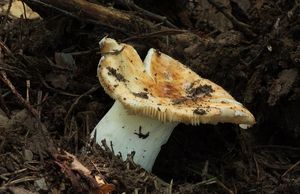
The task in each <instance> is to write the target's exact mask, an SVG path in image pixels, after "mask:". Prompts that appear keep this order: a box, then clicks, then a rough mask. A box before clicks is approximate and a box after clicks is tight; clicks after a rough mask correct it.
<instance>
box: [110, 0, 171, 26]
mask: <svg viewBox="0 0 300 194" xmlns="http://www.w3.org/2000/svg"><path fill="white" fill-rule="evenodd" d="M116 3H117V4H119V5H121V6H126V7H129V8H130V9H133V10H135V11H138V12H140V13H141V14H140V15H143V16H146V17H149V18H150V19H152V20H155V21H157V22H163V23H164V24H166V26H168V27H170V28H177V26H175V25H174V24H172V23H171V22H170V21H169V20H168V19H167V17H165V16H161V15H158V14H155V13H152V12H150V11H148V10H145V9H143V8H141V7H140V6H138V5H136V4H135V3H134V1H133V0H116Z"/></svg>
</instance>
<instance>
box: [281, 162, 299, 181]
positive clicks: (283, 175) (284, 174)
mask: <svg viewBox="0 0 300 194" xmlns="http://www.w3.org/2000/svg"><path fill="white" fill-rule="evenodd" d="M298 165H300V160H299V161H298V162H296V163H295V164H293V165H292V166H291V167H290V168H288V169H287V170H286V171H285V172H284V173H283V174H282V175H281V178H283V177H285V176H286V175H287V174H288V173H289V172H291V171H292V170H293V169H294V168H296V166H298Z"/></svg>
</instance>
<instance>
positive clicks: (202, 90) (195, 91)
mask: <svg viewBox="0 0 300 194" xmlns="http://www.w3.org/2000/svg"><path fill="white" fill-rule="evenodd" d="M212 92H214V90H213V89H212V87H211V85H207V84H204V85H200V86H198V87H195V88H193V84H192V87H191V88H189V89H187V93H188V94H189V96H188V97H192V98H193V97H197V96H198V95H207V96H211V93H212Z"/></svg>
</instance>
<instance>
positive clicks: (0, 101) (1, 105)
mask: <svg viewBox="0 0 300 194" xmlns="http://www.w3.org/2000/svg"><path fill="white" fill-rule="evenodd" d="M0 108H1V109H2V110H3V111H4V113H5V114H6V116H7V117H8V118H9V119H10V115H11V112H10V110H9V109H8V107H7V106H6V103H5V100H4V98H3V96H2V92H1V88H0Z"/></svg>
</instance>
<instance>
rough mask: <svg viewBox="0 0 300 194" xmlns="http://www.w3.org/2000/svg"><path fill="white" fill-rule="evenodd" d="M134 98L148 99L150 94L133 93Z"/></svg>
mask: <svg viewBox="0 0 300 194" xmlns="http://www.w3.org/2000/svg"><path fill="white" fill-rule="evenodd" d="M132 94H133V95H134V96H136V97H139V98H144V99H148V98H149V97H148V93H147V92H137V93H135V92H133V93H132Z"/></svg>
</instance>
